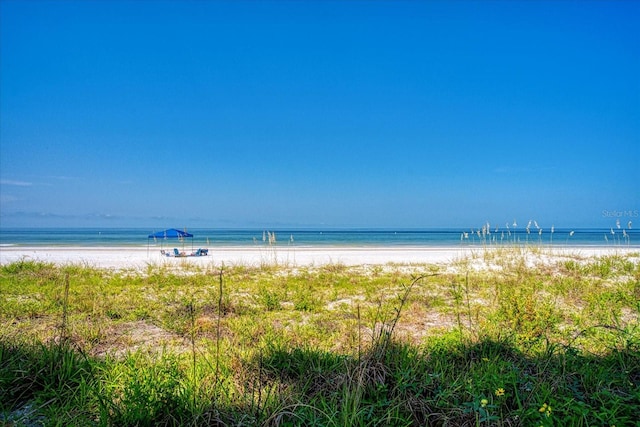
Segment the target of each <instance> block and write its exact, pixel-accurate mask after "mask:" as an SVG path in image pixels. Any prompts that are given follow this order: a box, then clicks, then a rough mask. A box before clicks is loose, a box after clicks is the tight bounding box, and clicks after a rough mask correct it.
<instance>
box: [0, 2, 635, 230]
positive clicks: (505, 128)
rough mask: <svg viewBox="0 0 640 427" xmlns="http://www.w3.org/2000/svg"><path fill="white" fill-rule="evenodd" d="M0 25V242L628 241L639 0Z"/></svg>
mask: <svg viewBox="0 0 640 427" xmlns="http://www.w3.org/2000/svg"><path fill="white" fill-rule="evenodd" d="M0 16H1V18H0V19H1V21H0V48H1V50H0V54H1V61H0V79H1V80H0V84H1V87H0V89H1V91H0V123H1V124H0V126H1V128H0V144H1V145H0V150H1V153H0V154H1V156H0V197H1V199H0V202H1V205H0V226H2V227H12V226H69V227H78V226H99V227H109V226H143V227H150V228H153V227H156V228H157V227H163V226H167V227H169V226H179V227H183V226H187V227H385V228H405V227H425V228H428V227H448V226H451V227H478V226H480V225H482V224H483V223H484V222H486V221H489V222H491V223H492V224H496V225H500V226H504V224H505V222H507V221H509V222H513V220H514V219H516V220H517V221H518V222H519V224H526V222H527V221H528V220H529V219H535V220H537V221H538V223H539V224H540V225H541V226H543V227H550V226H551V224H554V225H555V226H556V227H562V226H566V227H586V226H606V227H608V226H610V225H612V224H614V223H615V220H614V219H612V217H611V216H610V215H611V214H610V213H611V212H623V213H624V216H623V217H622V219H623V222H624V223H625V224H626V223H627V221H628V220H635V221H636V222H635V224H636V225H637V226H640V217H637V216H638V212H639V211H640V160H639V159H640V29H639V28H640V26H639V25H638V22H640V2H637V1H551V2H538V1H494V2H489V1H459V2H455V1H454V2H449V1H446V2H445V1H424V2H419V1H405V2H402V1H400V2H396V1H393V2H392V1H325V2H320V1H316V2H314V1H272V2H258V1H244V2H243V1H240V2H238V1H226V2H222V1H184V2H183V1H143V0H140V1H79V0H78V1H71V0H68V1H46V2H45V1H35V0H32V1H12V0H2V1H1V2H0ZM634 228H635V227H634Z"/></svg>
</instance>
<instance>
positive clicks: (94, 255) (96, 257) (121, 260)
mask: <svg viewBox="0 0 640 427" xmlns="http://www.w3.org/2000/svg"><path fill="white" fill-rule="evenodd" d="M485 250H488V251H491V250H495V248H487V249H483V248H481V247H391V248H390V247H282V248H278V247H276V248H275V249H273V248H269V247H215V248H209V256H203V257H186V258H170V257H166V256H163V255H161V253H160V249H158V248H149V249H147V248H141V247H35V246H34V247H1V248H0V264H3V265H4V264H9V263H12V262H16V261H20V260H38V261H43V262H51V263H54V264H60V265H64V264H85V265H89V266H92V267H98V268H114V269H130V268H134V269H137V268H146V267H147V266H149V265H182V264H183V263H189V264H193V265H200V266H211V265H221V264H222V263H224V264H225V265H249V266H259V265H265V264H278V265H285V266H310V265H326V264H343V265H385V264H391V263H393V264H401V265H409V264H448V263H451V262H454V261H456V260H460V259H464V258H468V257H471V256H474V255H478V254H482V253H483V251H485ZM541 252H543V253H544V254H545V255H546V256H549V255H554V256H560V257H562V256H568V255H571V256H580V257H592V256H602V255H614V254H618V255H622V254H629V253H634V252H635V253H638V252H640V248H637V247H630V248H628V247H562V248H553V249H550V248H543V249H542V251H541Z"/></svg>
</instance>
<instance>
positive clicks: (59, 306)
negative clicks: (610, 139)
mask: <svg viewBox="0 0 640 427" xmlns="http://www.w3.org/2000/svg"><path fill="white" fill-rule="evenodd" d="M530 255H531V254H530V253H529V251H521V250H516V249H505V250H498V251H486V252H482V253H481V254H479V255H477V257H476V258H475V259H474V258H471V259H467V260H461V261H459V262H456V263H454V264H452V265H448V266H433V265H424V266H415V265H414V266H393V265H390V266H384V267H367V268H365V267H357V268H356V267H345V266H341V265H329V266H322V267H315V268H313V267H308V268H284V267H274V266H262V267H260V268H250V267H243V266H234V267H224V268H221V266H219V265H218V266H214V265H211V266H209V267H207V268H202V269H196V268H194V267H192V266H189V264H187V263H185V264H184V265H182V266H181V267H180V268H177V269H174V270H169V269H163V268H161V267H157V266H153V267H152V266H150V267H149V268H148V269H147V271H143V272H139V271H117V272H116V271H110V270H100V269H95V268H91V267H90V266H54V265H52V264H45V263H39V262H31V261H27V260H25V261H21V262H17V263H14V264H9V265H4V266H2V267H1V269H0V425H29V426H33V425H61V426H62V425H65V426H66V425H79V426H82V425H107V426H110V425H113V426H138V425H140V426H145V425H146V426H151V425H153V426H156V425H161V426H162V425H176V426H177V425H187V426H188V425H194V426H195V425H198V426H199V425H207V426H208V425H228V426H245V425H246V426H253V425H265V426H271V425H274V426H275V425H282V426H289V425H308V426H312V425H313V426H413V425H436V426H440V425H443V426H444V425H451V426H485V425H498V426H552V425H557V426H590V425H594V426H595V425H597V426H617V427H620V426H640V421H639V416H640V415H639V414H640V326H639V322H638V319H639V318H640V264H639V260H640V258H639V257H640V255H638V254H633V255H625V256H607V257H601V258H593V259H580V258H578V257H567V258H557V257H556V258H553V259H551V260H550V261H549V260H548V259H547V261H546V262H542V260H543V259H544V257H539V258H538V260H539V261H538V262H534V263H533V264H532V263H531V262H530V260H531V257H530ZM477 262H481V263H483V265H485V266H487V265H488V266H490V268H482V269H477V268H476V267H475V266H476V264H477Z"/></svg>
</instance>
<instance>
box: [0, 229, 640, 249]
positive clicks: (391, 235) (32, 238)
mask: <svg viewBox="0 0 640 427" xmlns="http://www.w3.org/2000/svg"><path fill="white" fill-rule="evenodd" d="M158 231H162V229H143V228H0V247H8V246H78V247H101V246H104V247H115V246H145V247H146V246H148V245H150V246H161V245H172V244H174V243H173V242H175V241H176V239H169V241H167V242H164V241H161V240H164V239H150V238H148V236H149V235H150V234H152V233H155V232H158ZM187 231H188V232H189V233H191V234H193V236H194V237H193V244H194V245H195V246H198V247H207V246H255V245H268V244H269V233H274V234H275V243H274V242H273V241H272V244H275V245H278V246H290V245H295V246H300V247H304V246H355V247H403V246H404V247H451V246H454V247H455V246H479V247H481V246H488V245H538V246H566V245H569V246H625V247H627V246H628V247H638V248H640V231H638V230H633V229H616V228H614V229H604V228H589V229H558V228H556V229H555V230H554V232H553V233H551V230H550V229H542V232H540V230H539V229H535V228H531V229H529V232H527V230H526V229H525V228H524V227H522V228H516V229H515V230H514V229H513V228H511V229H506V228H505V229H497V230H491V232H490V233H486V232H485V233H483V232H482V230H480V229H460V228H443V229H419V230H416V229H410V230H407V229H398V230H392V229H390V230H382V229H326V230H325V229H317V230H312V229H275V230H261V229H260V230H258V229H211V228H194V229H188V230H187ZM171 240H172V241H173V242H172V241H171ZM191 240H192V238H187V239H186V241H187V242H188V243H191Z"/></svg>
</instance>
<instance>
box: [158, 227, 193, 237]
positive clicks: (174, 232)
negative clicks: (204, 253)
mask: <svg viewBox="0 0 640 427" xmlns="http://www.w3.org/2000/svg"><path fill="white" fill-rule="evenodd" d="M180 237H193V234H191V233H187V232H186V231H182V230H178V229H176V228H170V229H168V230H164V231H158V232H157V233H153V234H149V239H153V238H156V239H170V238H174V239H175V238H180Z"/></svg>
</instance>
